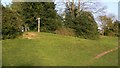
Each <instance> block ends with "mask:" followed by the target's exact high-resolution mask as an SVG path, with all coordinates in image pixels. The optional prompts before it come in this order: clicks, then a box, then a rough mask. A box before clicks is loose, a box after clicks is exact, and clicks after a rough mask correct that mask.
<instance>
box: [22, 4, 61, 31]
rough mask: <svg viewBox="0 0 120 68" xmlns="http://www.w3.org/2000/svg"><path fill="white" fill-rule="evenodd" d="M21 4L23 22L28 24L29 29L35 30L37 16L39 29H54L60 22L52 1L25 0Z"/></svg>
mask: <svg viewBox="0 0 120 68" xmlns="http://www.w3.org/2000/svg"><path fill="white" fill-rule="evenodd" d="M21 6H22V8H21V9H22V14H23V16H24V19H25V24H28V26H29V27H30V29H31V30H37V18H38V17H40V20H41V24H40V26H41V28H40V29H41V31H45V32H51V31H55V30H56V29H57V28H58V27H59V26H60V24H61V20H60V18H59V17H58V15H57V13H56V11H55V10H54V8H55V5H54V3H52V2H40V3H38V2H25V3H22V4H21Z"/></svg>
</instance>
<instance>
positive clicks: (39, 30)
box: [37, 18, 40, 32]
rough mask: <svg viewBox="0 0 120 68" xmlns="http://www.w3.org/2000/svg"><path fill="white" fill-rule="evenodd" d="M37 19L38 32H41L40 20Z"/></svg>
mask: <svg viewBox="0 0 120 68" xmlns="http://www.w3.org/2000/svg"><path fill="white" fill-rule="evenodd" d="M37 19H38V32H40V18H37Z"/></svg>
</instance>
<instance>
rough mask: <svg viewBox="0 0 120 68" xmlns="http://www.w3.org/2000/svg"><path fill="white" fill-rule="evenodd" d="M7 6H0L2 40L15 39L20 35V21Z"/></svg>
mask: <svg viewBox="0 0 120 68" xmlns="http://www.w3.org/2000/svg"><path fill="white" fill-rule="evenodd" d="M19 17H20V16H19V15H18V14H17V13H16V12H14V11H13V10H11V8H10V7H9V6H7V7H4V6H2V36H3V37H2V39H11V38H15V37H17V36H18V35H20V34H21V29H20V28H21V25H22V20H21V19H20V18H19Z"/></svg>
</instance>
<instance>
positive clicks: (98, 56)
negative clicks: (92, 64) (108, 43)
mask: <svg viewBox="0 0 120 68" xmlns="http://www.w3.org/2000/svg"><path fill="white" fill-rule="evenodd" d="M118 48H120V46H119V47H116V48H114V49H111V50H108V51H105V52H102V53H100V54H98V55H97V56H95V59H98V58H100V57H102V56H104V55H106V54H108V53H110V52H113V51H115V50H117V49H118Z"/></svg>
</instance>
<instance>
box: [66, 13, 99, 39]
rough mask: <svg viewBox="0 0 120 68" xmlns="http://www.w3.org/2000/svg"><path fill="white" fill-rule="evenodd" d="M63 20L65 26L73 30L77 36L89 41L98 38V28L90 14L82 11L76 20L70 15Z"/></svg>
mask: <svg viewBox="0 0 120 68" xmlns="http://www.w3.org/2000/svg"><path fill="white" fill-rule="evenodd" d="M65 20H66V21H65V24H66V25H67V26H68V27H69V28H73V29H75V32H76V35H77V36H81V37H83V38H89V39H97V38H98V30H97V28H98V26H97V23H96V22H95V20H94V18H93V15H92V14H91V13H90V12H86V11H83V12H81V15H80V16H77V17H76V18H75V17H72V16H71V15H70V16H66V19H65Z"/></svg>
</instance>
